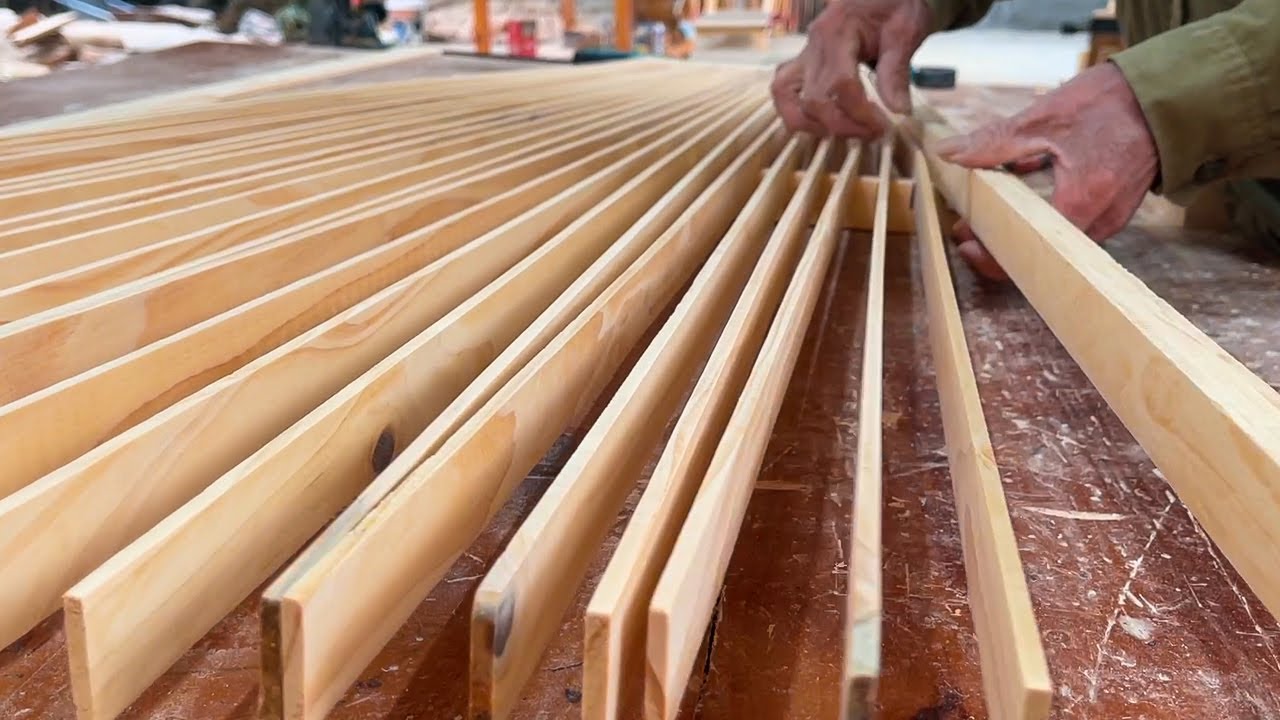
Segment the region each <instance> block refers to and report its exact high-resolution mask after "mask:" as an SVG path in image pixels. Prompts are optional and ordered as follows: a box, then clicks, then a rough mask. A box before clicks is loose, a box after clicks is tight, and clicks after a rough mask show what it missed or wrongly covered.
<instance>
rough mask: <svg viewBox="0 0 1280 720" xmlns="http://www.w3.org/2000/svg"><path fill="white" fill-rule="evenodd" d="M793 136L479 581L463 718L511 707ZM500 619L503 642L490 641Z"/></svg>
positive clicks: (638, 459)
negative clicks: (466, 712)
mask: <svg viewBox="0 0 1280 720" xmlns="http://www.w3.org/2000/svg"><path fill="white" fill-rule="evenodd" d="M799 155H800V141H799V140H798V139H793V140H792V141H791V142H790V143H789V144H788V145H787V147H786V149H785V150H784V151H783V152H782V155H781V156H780V157H779V158H778V159H777V160H775V161H774V163H773V164H772V165H771V166H770V169H769V170H768V171H767V172H766V174H765V178H764V180H763V182H762V183H761V184H760V185H759V186H758V187H757V188H756V191H755V193H753V194H752V196H751V198H750V199H749V200H748V201H747V203H746V205H745V206H744V207H743V209H742V212H741V213H740V214H739V215H738V217H737V219H736V220H735V221H734V224H733V226H732V227H730V228H729V231H728V232H727V233H726V235H725V237H724V239H723V240H722V241H721V242H720V245H719V246H718V247H717V248H716V250H715V252H713V253H712V255H711V258H710V259H709V260H708V261H707V263H706V264H705V265H704V266H703V268H702V269H701V271H700V272H699V273H698V275H697V277H696V278H695V279H694V281H693V284H692V286H691V287H690V288H689V290H688V291H687V292H686V293H685V294H684V296H683V297H682V298H681V300H680V304H679V305H678V306H677V307H676V309H675V311H674V312H673V313H672V315H671V317H670V318H669V319H668V320H667V322H666V323H665V324H664V326H663V328H662V330H661V331H659V333H658V335H657V337H656V338H655V339H654V340H653V342H652V343H651V344H650V345H649V347H648V348H647V349H646V350H645V352H644V354H643V355H641V357H640V359H639V361H637V363H636V365H635V367H634V368H633V369H632V370H631V372H630V374H629V375H628V377H627V379H626V380H625V381H624V382H623V383H622V386H621V387H620V388H619V389H618V391H617V392H616V393H614V395H613V397H612V398H611V399H610V401H609V404H608V406H607V407H606V408H605V409H604V411H603V413H602V414H601V415H600V417H599V418H597V420H596V421H595V423H594V424H593V425H592V427H591V430H590V431H589V432H588V433H587V436H586V437H585V438H583V440H582V442H581V443H580V444H579V445H578V448H577V449H576V450H575V451H574V454H573V456H572V457H570V458H569V461H568V463H567V464H566V465H565V467H564V468H563V469H562V470H561V471H560V473H559V474H558V475H557V477H556V479H555V481H554V482H553V483H552V484H551V487H549V488H548V489H547V491H546V493H544V494H543V496H542V500H541V501H540V502H539V503H538V504H537V506H535V507H534V509H533V512H532V513H531V514H530V515H529V517H528V518H526V519H525V521H524V523H522V524H521V526H520V528H519V530H517V531H516V534H515V535H514V536H513V537H512V538H511V540H510V541H509V542H508V543H507V549H506V551H504V552H503V553H502V554H501V555H500V556H499V557H498V559H497V561H496V562H495V563H494V565H493V567H492V569H491V570H490V571H489V573H488V574H487V575H486V576H485V578H484V580H483V581H481V583H480V587H479V589H477V590H476V595H475V599H474V601H473V604H472V611H471V618H472V624H471V682H470V688H471V715H472V716H473V717H487V718H493V720H503V719H505V718H507V717H508V716H510V714H511V712H512V710H513V709H514V707H515V705H516V703H517V702H518V701H519V699H520V696H521V693H522V692H523V690H524V687H525V685H526V684H527V683H528V681H529V678H530V676H531V675H532V674H533V673H534V671H535V670H536V669H537V667H538V662H539V661H540V660H541V659H542V655H543V653H544V652H545V650H546V648H547V645H548V644H549V643H550V642H551V640H552V638H554V637H555V635H556V634H557V633H558V632H559V630H560V622H561V620H562V618H563V617H564V614H565V613H566V612H567V611H568V609H569V605H570V603H572V602H573V599H574V597H575V595H576V594H577V591H578V587H579V585H581V583H582V579H583V576H584V575H585V574H586V571H587V567H588V565H589V564H590V563H591V561H592V560H593V559H594V558H595V556H596V552H597V551H598V550H599V548H600V544H601V542H603V540H604V539H605V535H607V533H608V531H609V529H610V528H611V527H612V526H613V524H614V522H615V520H616V519H617V515H618V511H619V510H620V509H621V508H622V505H623V503H624V502H625V501H626V499H627V495H629V494H630V492H631V488H632V486H633V484H634V482H635V481H636V480H637V479H639V476H640V473H641V472H643V470H644V465H645V463H646V462H648V460H649V456H650V455H651V454H652V451H653V449H654V447H656V446H657V444H658V441H659V440H660V439H661V436H662V433H663V430H664V429H665V425H666V423H665V422H663V421H664V420H665V419H666V418H667V417H670V416H671V414H672V413H673V412H675V410H676V408H677V406H678V403H679V402H680V401H681V400H682V399H683V397H684V392H685V390H686V388H687V385H688V384H689V383H690V382H692V380H693V378H694V375H695V373H696V372H697V370H698V369H699V368H700V367H701V366H702V364H703V362H705V360H706V356H707V354H708V353H709V352H710V350H711V347H712V345H713V344H714V342H715V339H716V336H717V334H718V331H719V330H720V329H721V328H722V327H723V325H724V322H725V321H726V320H727V318H728V315H729V312H730V310H732V308H733V303H734V300H736V299H737V297H738V295H739V294H740V293H741V292H742V287H743V285H744V283H745V282H746V280H747V277H748V275H749V274H750V272H751V268H752V267H753V266H754V264H755V261H756V260H757V258H758V257H759V255H760V252H761V250H762V249H763V247H764V244H765V240H766V239H767V238H768V235H769V228H770V226H771V225H772V224H773V223H774V222H776V221H777V219H778V216H779V214H780V213H781V212H782V208H783V206H784V205H785V204H786V198H787V195H788V194H789V190H790V185H791V172H792V171H793V169H794V168H795V167H796V165H797V163H798V162H799ZM499 618H501V620H500V621H501V623H502V632H503V633H504V636H505V641H504V642H503V643H502V644H501V645H500V646H499V645H498V644H497V643H495V638H496V636H497V632H498V628H497V627H496V625H495V622H496V621H498V619H499Z"/></svg>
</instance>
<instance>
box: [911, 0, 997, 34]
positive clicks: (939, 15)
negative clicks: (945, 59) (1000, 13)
mask: <svg viewBox="0 0 1280 720" xmlns="http://www.w3.org/2000/svg"><path fill="white" fill-rule="evenodd" d="M927 2H928V3H929V8H930V9H931V10H932V11H933V31H934V32H942V31H944V30H955V29H957V28H962V27H967V26H969V25H973V24H974V23H976V22H978V21H979V20H981V19H982V18H983V17H984V16H985V15H986V14H987V11H988V10H990V9H991V6H992V5H994V4H995V0H927Z"/></svg>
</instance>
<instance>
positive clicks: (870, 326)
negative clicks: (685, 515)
mask: <svg viewBox="0 0 1280 720" xmlns="http://www.w3.org/2000/svg"><path fill="white" fill-rule="evenodd" d="M878 179H879V187H878V189H877V192H876V204H875V208H876V209H875V220H874V222H873V225H872V227H873V230H872V233H871V259H870V261H869V262H868V268H867V301H866V306H865V312H864V330H863V332H864V335H863V341H862V370H861V372H862V377H861V384H860V389H859V391H858V456H857V460H856V463H855V468H854V486H853V512H852V513H851V516H850V523H851V526H852V528H851V531H850V536H849V537H850V539H849V548H850V551H849V590H848V595H847V599H846V605H845V627H844V671H843V679H844V682H843V683H841V691H840V715H841V717H844V718H847V720H865V719H866V718H870V717H872V716H874V714H875V701H876V691H877V689H878V688H879V685H880V625H881V617H882V614H883V610H884V608H883V603H884V599H883V595H884V592H883V587H882V586H883V582H882V580H883V578H882V577H881V557H882V553H881V547H882V545H883V537H882V536H881V523H880V516H881V509H882V506H883V500H882V496H883V488H884V478H883V466H884V458H883V455H882V453H881V441H882V439H883V437H882V435H883V431H882V410H883V403H884V387H883V386H884V265H885V243H886V239H885V238H886V235H887V234H888V224H889V189H890V187H891V183H892V180H893V140H892V136H890V138H888V139H886V141H885V145H884V146H883V147H882V148H881V149H880V164H879V174H878Z"/></svg>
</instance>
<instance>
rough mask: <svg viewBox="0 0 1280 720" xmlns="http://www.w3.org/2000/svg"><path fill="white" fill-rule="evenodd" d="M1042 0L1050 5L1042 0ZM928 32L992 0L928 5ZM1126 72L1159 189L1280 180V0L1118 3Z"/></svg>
mask: <svg viewBox="0 0 1280 720" xmlns="http://www.w3.org/2000/svg"><path fill="white" fill-rule="evenodd" d="M1046 1H1048V0H1046ZM928 2H929V4H930V5H931V6H932V7H933V10H934V22H935V26H936V28H935V29H938V30H950V29H954V28H958V27H963V26H965V25H970V24H973V23H975V22H977V21H978V20H980V19H982V16H983V15H985V14H986V13H987V10H989V9H990V7H991V5H992V4H993V0H928ZM1116 14H1117V16H1118V18H1119V20H1120V25H1121V29H1122V31H1123V32H1124V34H1125V40H1126V44H1127V45H1128V46H1129V47H1127V48H1126V49H1125V50H1123V51H1121V52H1119V53H1117V54H1115V55H1112V56H1111V60H1112V61H1113V62H1115V64H1116V65H1117V66H1118V67H1119V68H1120V70H1121V72H1123V73H1124V75H1125V78H1126V79H1127V80H1128V81H1129V84H1130V85H1131V86H1132V87H1133V91H1134V94H1135V95H1136V96H1137V98H1138V102H1139V104H1140V105H1141V106H1142V110H1143V113H1144V114H1145V115H1146V119H1147V124H1148V126H1149V127H1150V128H1151V134H1152V135H1153V136H1154V137H1155V141H1156V148H1157V150H1158V151H1159V153H1160V177H1159V179H1158V180H1157V186H1156V188H1155V189H1156V190H1158V191H1160V192H1162V193H1163V194H1166V195H1169V194H1178V195H1184V194H1189V193H1191V192H1194V191H1195V190H1196V189H1198V188H1199V187H1201V186H1204V185H1207V184H1209V183H1212V182H1214V181H1216V180H1223V179H1246V178H1280V0H1242V1H1241V0H1119V2H1118V3H1117V4H1116Z"/></svg>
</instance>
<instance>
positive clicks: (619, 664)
mask: <svg viewBox="0 0 1280 720" xmlns="http://www.w3.org/2000/svg"><path fill="white" fill-rule="evenodd" d="M766 176H767V175H766ZM802 177H803V176H802ZM807 187H808V188H809V189H810V191H811V192H818V191H819V188H817V187H816V184H814V183H811V184H810V185H808V186H807ZM810 202H811V201H810ZM804 239H805V238H804V237H803V235H802V234H799V233H774V234H773V236H772V237H771V238H770V240H769V244H768V245H767V246H766V248H765V251H764V254H763V256H762V257H761V259H760V262H759V263H758V264H757V266H756V268H755V270H754V271H753V273H752V275H751V278H750V280H749V281H748V282H747V286H746V288H745V289H744V290H743V293H742V296H741V297H740V298H739V299H738V303H737V306H736V307H735V308H734V310H733V315H732V316H731V317H730V318H729V322H728V324H727V325H726V326H725V329H724V331H723V332H722V333H721V335H720V338H719V340H718V341H717V343H716V347H715V349H714V350H713V351H712V354H711V357H710V359H708V361H707V364H706V366H705V368H704V369H703V371H702V374H701V375H700V376H699V378H698V383H697V385H696V386H695V387H694V389H693V393H692V394H691V395H690V397H689V400H688V402H687V403H686V405H685V408H684V410H683V411H682V413H681V415H680V419H679V420H678V421H677V424H676V426H675V429H674V430H673V432H672V435H671V440H670V441H669V442H668V443H667V446H666V448H665V449H664V450H663V453H662V455H661V457H660V458H659V460H658V463H657V465H656V466H655V468H654V471H653V473H652V474H651V475H650V477H649V481H648V483H647V485H646V487H645V491H644V493H643V494H642V495H641V498H640V502H639V503H638V504H637V505H636V508H635V510H634V511H633V512H632V514H631V518H630V520H629V521H628V522H627V528H626V532H624V533H623V535H622V538H621V539H620V541H619V543H618V546H617V548H616V549H615V550H614V553H613V557H612V559H611V560H610V561H609V564H608V567H607V569H606V570H605V572H604V574H603V575H602V576H601V578H600V582H599V585H598V586H597V588H596V590H595V593H594V594H593V595H592V597H591V601H590V603H589V605H588V606H587V613H586V624H585V638H584V649H583V661H584V665H583V706H582V715H583V718H584V720H619V718H620V717H625V716H626V715H625V713H624V710H625V709H627V708H639V707H641V706H642V705H643V702H644V675H645V665H644V637H645V635H644V628H645V618H646V612H647V610H648V607H649V600H650V598H651V597H652V595H653V589H654V587H656V586H657V584H658V576H659V574H660V573H661V572H662V568H663V566H664V565H665V564H666V562H667V557H668V556H669V555H670V552H671V548H672V547H673V546H674V545H675V541H676V534H677V533H678V532H679V530H680V525H681V524H682V523H683V521H684V518H685V515H686V513H687V512H688V510H689V506H690V505H691V504H692V502H693V497H694V494H695V493H696V492H697V490H698V485H699V483H700V482H701V481H702V478H703V475H704V474H705V473H706V470H707V466H708V465H709V464H710V462H711V454H712V452H714V450H715V446H716V444H717V443H718V442H719V441H720V438H721V435H722V434H723V431H724V428H725V425H726V424H727V423H728V420H729V414H730V413H731V412H732V410H733V402H734V401H735V400H736V399H737V397H738V394H739V393H740V391H741V390H742V387H743V385H744V384H745V382H746V379H747V374H748V372H749V371H750V369H751V361H752V360H753V359H754V358H755V356H756V353H757V351H758V350H759V348H760V344H761V342H762V341H763V340H764V335H765V332H766V331H767V330H768V326H769V321H770V320H771V319H772V317H773V312H774V310H775V309H776V308H777V307H778V303H779V301H780V300H781V298H782V294H783V291H784V290H785V289H786V285H787V281H788V280H789V279H790V277H791V273H792V271H793V270H794V269H795V265H796V260H797V258H798V257H799V255H800V252H801V249H802V248H803V241H804Z"/></svg>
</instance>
